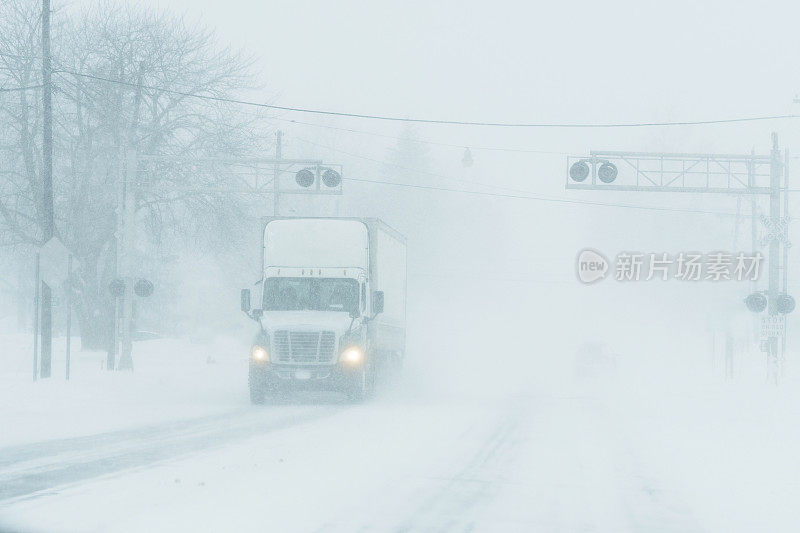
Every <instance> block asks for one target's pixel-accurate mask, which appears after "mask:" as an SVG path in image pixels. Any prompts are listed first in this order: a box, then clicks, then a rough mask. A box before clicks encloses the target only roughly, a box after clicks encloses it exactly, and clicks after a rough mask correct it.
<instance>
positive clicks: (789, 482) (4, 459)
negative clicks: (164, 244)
mask: <svg viewBox="0 0 800 533" xmlns="http://www.w3.org/2000/svg"><path fill="white" fill-rule="evenodd" d="M145 347H149V348H150V350H151V352H150V354H149V356H148V355H147V352H146V351H145V350H144V348H145ZM223 348H224V347H223ZM141 352H142V354H141V356H140V357H139V358H138V359H137V361H138V367H137V372H136V373H135V374H133V375H124V374H117V373H114V374H108V373H106V372H105V371H101V370H100V369H99V366H98V365H96V354H91V353H84V354H80V355H78V356H76V360H75V371H74V377H73V379H72V380H71V381H70V382H69V384H65V383H64V382H63V381H58V380H56V379H53V380H51V381H48V382H44V383H38V384H36V385H33V384H30V383H28V384H23V381H22V379H21V378H20V375H19V374H18V373H15V372H13V371H8V369H6V370H7V371H6V372H5V373H0V378H2V379H3V380H4V382H5V383H6V384H7V385H8V386H7V387H5V388H4V389H3V391H2V394H0V400H1V401H2V402H3V404H2V410H1V411H0V413H2V415H1V416H2V417H3V418H2V425H1V426H0V427H2V428H3V431H2V432H0V531H34V532H35V531H70V532H72V531H79V532H80V531H98V532H99V531H102V532H107V531H108V532H127V531H143V530H147V531H266V530H274V531H342V532H344V531H348V532H349V531H569V532H571V531H603V532H604V531H609V532H617V531H646V532H650V531H669V532H671V531H676V532H677V531H680V532H683V531H726V532H727V531H755V530H769V531H787V532H788V531H795V530H796V527H795V526H797V525H798V524H800V510H798V509H797V507H796V505H795V502H796V501H797V500H798V498H800V484H798V483H797V472H799V471H800V458H798V454H796V453H795V450H796V449H797V448H798V446H799V445H800V429H798V428H800V423H798V422H800V408H799V407H798V406H800V402H798V401H797V400H798V394H797V393H795V392H794V391H795V390H797V389H796V388H794V387H788V386H787V387H783V388H781V389H775V388H774V387H769V386H764V385H760V384H755V385H753V384H749V385H748V384H745V383H739V384H730V383H727V384H726V383H720V382H714V381H703V380H696V381H695V382H691V383H690V382H682V383H680V385H681V386H680V388H678V384H679V382H677V381H676V380H673V379H670V378H669V376H667V375H665V374H664V373H663V372H659V375H658V376H657V377H658V379H657V380H653V381H650V382H648V381H646V379H645V378H646V376H647V375H646V373H639V374H635V373H634V374H631V375H625V376H617V377H609V378H608V379H604V380H592V379H590V380H585V379H579V380H575V379H568V380H562V381H558V380H557V379H556V378H557V377H559V376H558V375H556V374H555V373H554V374H551V375H546V376H543V377H542V378H541V379H535V377H534V376H533V375H524V376H523V377H524V379H515V380H509V381H508V383H509V386H508V387H497V386H494V385H493V386H491V387H483V388H481V387H473V386H471V385H470V383H472V382H473V378H472V376H473V375H474V374H472V373H470V374H468V376H469V377H468V379H466V380H465V383H464V384H465V385H466V386H465V387H454V386H452V387H444V386H442V387H440V388H438V389H437V387H436V386H431V383H433V384H441V385H444V384H445V383H446V382H447V379H444V378H448V379H449V380H450V382H451V383H450V384H451V385H453V383H454V381H455V379H450V378H451V377H453V376H447V375H444V377H443V379H441V380H436V379H434V380H431V379H427V380H425V379H418V378H419V377H420V374H418V373H417V371H416V370H415V369H414V368H411V369H409V372H408V373H407V376H406V380H405V383H404V384H403V385H402V386H401V387H399V388H397V389H395V390H391V391H388V392H386V393H385V394H383V395H381V396H380V397H378V398H377V399H375V400H374V401H371V402H368V403H365V404H362V405H351V404H348V403H346V402H345V401H344V399H343V398H341V397H339V396H337V395H334V394H322V393H318V394H311V393H298V394H295V395H292V396H290V397H289V398H287V399H285V401H282V402H280V403H278V404H273V405H264V406H251V405H249V402H248V399H247V392H246V386H245V383H246V379H245V369H246V365H245V361H243V360H242V358H241V357H239V356H238V355H237V356H234V355H231V356H230V357H227V358H222V357H220V356H219V355H217V359H216V360H213V358H211V359H210V358H209V357H210V355H212V354H221V353H231V354H233V353H235V350H234V348H232V347H228V348H225V349H222V348H220V346H217V345H213V344H196V345H192V346H188V345H186V344H185V343H184V344H181V343H178V342H173V341H164V343H162V344H151V345H143V346H142V349H141ZM181 354H182V355H181ZM177 369H180V371H177ZM11 370H13V369H11ZM425 377H427V378H430V377H431V376H430V375H427V376H425ZM485 377H486V379H489V378H490V377H491V376H488V375H487V376H485ZM560 377H562V378H563V377H564V376H563V375H562V376H560ZM656 383H661V384H662V385H660V386H658V385H655V384H656ZM512 385H513V386H512Z"/></svg>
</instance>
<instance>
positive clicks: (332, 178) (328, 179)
mask: <svg viewBox="0 0 800 533" xmlns="http://www.w3.org/2000/svg"><path fill="white" fill-rule="evenodd" d="M341 182H342V176H341V175H339V173H338V172H336V171H335V170H333V169H332V168H329V169H326V170H325V172H323V173H322V183H324V184H325V186H326V187H338V186H339V184H340V183H341Z"/></svg>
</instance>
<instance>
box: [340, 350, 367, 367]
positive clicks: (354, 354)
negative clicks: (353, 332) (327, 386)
mask: <svg viewBox="0 0 800 533" xmlns="http://www.w3.org/2000/svg"><path fill="white" fill-rule="evenodd" d="M339 361H341V362H342V363H345V364H347V365H353V366H355V365H359V364H361V363H362V362H364V350H362V349H361V348H359V347H358V346H350V347H349V348H345V350H344V351H343V352H342V353H341V355H340V356H339Z"/></svg>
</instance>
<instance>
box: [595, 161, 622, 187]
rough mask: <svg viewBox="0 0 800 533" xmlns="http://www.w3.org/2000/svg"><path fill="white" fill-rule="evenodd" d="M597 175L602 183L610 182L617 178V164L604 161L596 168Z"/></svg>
mask: <svg viewBox="0 0 800 533" xmlns="http://www.w3.org/2000/svg"><path fill="white" fill-rule="evenodd" d="M597 177H598V178H600V181H602V182H603V183H611V182H612V181H614V180H615V179H617V166H616V165H615V164H614V163H609V162H608V161H606V162H605V163H603V164H602V165H600V168H598V169H597Z"/></svg>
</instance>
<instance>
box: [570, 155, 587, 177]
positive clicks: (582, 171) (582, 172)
mask: <svg viewBox="0 0 800 533" xmlns="http://www.w3.org/2000/svg"><path fill="white" fill-rule="evenodd" d="M569 177H570V178H572V181H577V182H581V181H584V180H586V178H588V177H589V164H588V163H587V162H586V161H584V160H580V161H577V162H575V163H573V164H572V166H571V167H569Z"/></svg>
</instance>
